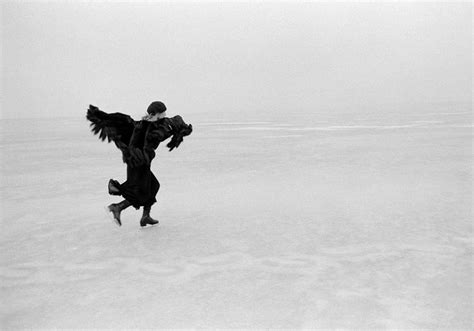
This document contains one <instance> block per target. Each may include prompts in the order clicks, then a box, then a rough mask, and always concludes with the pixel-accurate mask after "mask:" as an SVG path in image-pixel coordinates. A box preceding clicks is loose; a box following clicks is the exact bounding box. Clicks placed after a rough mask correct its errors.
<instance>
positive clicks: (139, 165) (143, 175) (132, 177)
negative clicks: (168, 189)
mask: <svg viewBox="0 0 474 331" xmlns="http://www.w3.org/2000/svg"><path fill="white" fill-rule="evenodd" d="M86 117H87V119H88V120H89V121H91V128H92V132H93V133H94V134H98V135H99V138H100V139H102V140H105V139H108V141H109V142H110V141H113V142H114V143H115V145H116V146H117V147H118V148H119V149H120V150H121V151H122V156H123V161H124V162H125V163H126V164H127V180H126V181H125V182H124V183H123V184H117V186H118V187H117V188H118V189H119V191H120V194H121V195H122V196H123V197H124V198H125V199H126V200H128V201H129V202H130V203H131V204H132V205H133V206H134V207H135V208H139V207H140V206H151V205H152V204H153V203H155V202H156V198H155V197H156V194H157V192H158V190H159V188H160V183H159V182H158V180H157V179H156V177H155V176H154V175H153V173H152V172H151V169H150V166H151V161H152V160H153V159H154V157H155V150H156V148H157V147H158V145H159V144H160V143H161V142H163V141H165V140H166V139H168V138H170V137H171V140H170V142H169V143H168V144H167V145H166V146H167V147H168V148H169V149H170V151H172V150H173V149H175V148H177V147H178V146H179V145H180V144H181V142H182V141H183V138H184V137H185V136H188V135H190V134H191V132H192V125H191V124H189V125H188V124H186V123H185V122H184V121H183V119H182V117H181V116H179V115H178V116H174V117H172V118H167V117H165V118H162V119H159V120H157V121H155V122H149V121H145V120H142V121H134V120H133V119H132V118H131V117H130V116H128V115H125V114H121V113H113V114H108V113H105V112H103V111H101V110H99V109H98V108H97V107H94V106H92V105H91V106H89V109H88V111H87V116H86Z"/></svg>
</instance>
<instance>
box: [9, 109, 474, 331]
mask: <svg viewBox="0 0 474 331" xmlns="http://www.w3.org/2000/svg"><path fill="white" fill-rule="evenodd" d="M83 115H85V114H81V116H80V117H79V116H78V117H77V118H70V119H54V120H51V119H29V120H20V121H14V120H2V121H1V157H2V171H1V207H2V211H1V216H2V222H1V224H2V227H1V246H0V249H1V261H2V263H1V268H0V286H1V297H2V300H1V320H0V322H1V328H2V329H19V328H199V327H205V328H215V327H216V328H280V327H281V328H363V329H368V328H404V329H406V328H446V329H469V328H471V327H472V311H473V310H472V308H473V307H472V299H473V296H472V293H473V292H472V276H473V274H472V223H471V222H472V216H473V215H472V168H471V167H472V160H473V158H472V157H473V153H472V119H471V114H470V112H466V111H457V112H455V111H454V110H453V112H449V111H446V112H443V113H441V112H435V113H429V112H427V113H425V114H419V113H417V114H412V115H406V114H405V115H403V116H402V115H400V116H397V115H396V114H395V115H393V116H385V117H383V116H375V115H368V116H365V117H364V116H361V117H358V118H356V117H353V118H352V117H344V116H339V117H330V116H326V117H325V118H318V114H317V113H316V112H315V113H313V114H311V115H310V116H306V117H304V116H292V117H291V118H289V119H286V120H283V119H281V118H276V117H272V116H267V117H266V118H252V117H250V116H249V117H243V118H242V117H240V118H237V117H234V118H225V116H221V117H222V118H215V117H216V116H198V115H197V114H191V115H189V114H185V113H183V114H182V115H183V117H184V119H185V120H186V121H187V122H189V123H192V124H193V126H194V132H193V134H192V135H191V136H190V137H187V138H185V141H184V143H183V145H181V146H180V147H179V148H178V149H177V150H175V151H173V152H171V153H169V152H168V151H167V149H166V148H165V147H164V146H160V147H159V150H158V152H157V157H156V159H155V160H154V162H153V170H154V172H155V174H156V176H157V178H158V179H159V180H160V182H161V190H160V192H159V194H158V197H157V199H158V203H157V204H156V205H155V206H154V208H153V209H152V215H153V216H154V217H156V218H158V219H159V220H160V225H159V226H154V227H147V228H140V226H139V218H140V215H141V211H136V210H134V209H132V208H129V209H127V210H126V211H125V212H124V213H123V226H122V227H121V228H119V227H117V226H116V225H115V224H114V223H113V222H112V221H110V220H109V219H108V218H107V217H106V215H104V212H103V207H104V206H105V205H107V204H109V203H112V202H115V201H118V200H119V198H117V197H112V196H109V195H108V194H107V182H108V180H109V178H115V179H117V180H119V181H123V180H124V179H125V166H124V164H123V163H121V156H120V153H119V151H118V150H117V149H116V148H115V146H114V145H113V144H106V143H103V142H100V141H99V140H98V139H97V137H95V136H93V135H92V134H91V133H90V132H89V128H88V123H87V122H86V120H85V118H84V116H83ZM349 118H350V120H349Z"/></svg>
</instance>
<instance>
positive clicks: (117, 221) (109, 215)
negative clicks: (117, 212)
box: [104, 206, 122, 226]
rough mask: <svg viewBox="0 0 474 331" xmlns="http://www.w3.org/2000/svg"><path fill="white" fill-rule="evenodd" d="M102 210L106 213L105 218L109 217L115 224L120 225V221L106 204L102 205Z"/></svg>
mask: <svg viewBox="0 0 474 331" xmlns="http://www.w3.org/2000/svg"><path fill="white" fill-rule="evenodd" d="M104 210H105V214H106V215H107V218H109V219H111V220H112V222H114V223H115V224H117V226H122V223H121V222H120V221H119V220H118V219H116V218H115V217H114V213H112V212H111V211H110V210H109V207H108V206H105V207H104Z"/></svg>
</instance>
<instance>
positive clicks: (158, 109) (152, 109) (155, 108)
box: [146, 101, 166, 115]
mask: <svg viewBox="0 0 474 331" xmlns="http://www.w3.org/2000/svg"><path fill="white" fill-rule="evenodd" d="M165 111H166V106H165V104H164V103H163V102H161V101H153V102H152V103H151V104H150V105H149V106H148V109H147V110H146V112H147V113H148V114H150V115H156V114H161V113H163V112H165Z"/></svg>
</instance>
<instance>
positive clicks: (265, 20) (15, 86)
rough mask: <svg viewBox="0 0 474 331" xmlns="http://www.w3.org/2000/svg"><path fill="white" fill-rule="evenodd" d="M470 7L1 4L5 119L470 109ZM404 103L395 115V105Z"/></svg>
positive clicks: (421, 5)
mask: <svg viewBox="0 0 474 331" xmlns="http://www.w3.org/2000/svg"><path fill="white" fill-rule="evenodd" d="M471 7H472V5H471V4H470V3H468V2H465V3H457V4H456V3H454V4H453V3H403V2H402V3H365V4H364V3H318V2H315V3H305V4H292V3H271V2H260V3H255V2H252V3H242V2H240V3H182V2H181V3H160V2H155V3H148V4H143V3H142V4H137V3H121V4H118V3H50V2H43V3H23V2H10V3H3V4H2V21H1V22H2V23H1V26H2V34H3V37H2V40H3V43H2V50H3V58H2V65H3V68H2V84H3V92H2V93H1V94H2V101H3V102H2V106H3V107H2V111H1V115H2V117H3V118H11V117H25V116H79V115H80V114H83V113H84V110H85V108H86V106H87V105H88V104H89V103H95V104H97V105H99V106H100V107H102V108H103V109H105V110H108V111H127V112H130V113H132V114H134V115H136V116H137V115H140V114H141V113H142V111H143V109H144V108H145V107H146V106H147V105H148V103H149V102H150V101H152V100H156V99H160V100H163V101H165V103H166V104H167V105H168V107H169V108H170V110H171V109H173V110H174V111H176V112H181V113H190V112H202V111H210V112H212V113H214V114H216V116H218V114H219V113H236V112H239V111H241V110H242V109H247V110H253V111H255V112H270V111H271V112H275V113H281V112H290V113H291V112H314V111H318V112H325V111H335V110H342V111H352V112H358V111H361V110H362V109H364V110H367V109H369V110H375V111H383V109H386V107H387V105H391V107H392V108H393V107H394V108H395V109H397V111H403V110H404V109H407V108H406V107H398V106H397V105H407V104H414V103H416V104H426V103H430V104H436V103H438V102H444V103H446V102H448V103H451V102H454V103H464V104H469V103H470V100H471V88H472V82H471V80H472V78H471V72H472V70H471V68H472V61H471V56H472V52H471V47H472V29H471V28H472V11H471V9H472V8H471ZM394 105H395V106H394Z"/></svg>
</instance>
